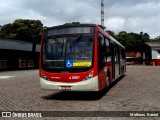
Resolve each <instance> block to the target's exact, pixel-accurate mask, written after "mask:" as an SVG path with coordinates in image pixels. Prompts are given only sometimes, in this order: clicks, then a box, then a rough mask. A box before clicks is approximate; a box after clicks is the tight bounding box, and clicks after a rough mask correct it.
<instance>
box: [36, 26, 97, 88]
mask: <svg viewBox="0 0 160 120" xmlns="http://www.w3.org/2000/svg"><path fill="white" fill-rule="evenodd" d="M94 33H95V26H94V25H87V26H86V25H80V26H56V27H52V28H49V29H46V30H45V31H44V35H43V40H42V45H41V55H40V71H39V72H40V83H41V88H42V89H48V90H71V91H98V90H99V88H98V77H97V70H96V69H95V67H96V65H95V63H96V62H97V60H96V59H94V54H95V53H96V49H95V34H94Z"/></svg>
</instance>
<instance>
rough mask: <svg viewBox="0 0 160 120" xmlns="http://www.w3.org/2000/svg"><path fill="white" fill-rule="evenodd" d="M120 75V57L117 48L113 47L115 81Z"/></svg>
mask: <svg viewBox="0 0 160 120" xmlns="http://www.w3.org/2000/svg"><path fill="white" fill-rule="evenodd" d="M119 75H120V56H119V48H118V47H115V79H117V78H118V77H119Z"/></svg>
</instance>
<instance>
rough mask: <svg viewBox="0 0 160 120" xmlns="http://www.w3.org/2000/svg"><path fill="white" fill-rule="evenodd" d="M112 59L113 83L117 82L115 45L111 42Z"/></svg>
mask: <svg viewBox="0 0 160 120" xmlns="http://www.w3.org/2000/svg"><path fill="white" fill-rule="evenodd" d="M110 47H111V48H110V49H111V59H112V81H114V80H115V45H114V43H112V42H111V44H110Z"/></svg>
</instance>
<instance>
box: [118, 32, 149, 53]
mask: <svg viewBox="0 0 160 120" xmlns="http://www.w3.org/2000/svg"><path fill="white" fill-rule="evenodd" d="M115 38H116V39H117V40H118V41H119V42H120V43H121V44H123V45H124V46H125V48H126V50H128V51H142V45H143V44H144V42H147V41H149V40H150V36H149V35H148V34H147V33H143V32H140V34H137V33H133V32H131V33H127V32H126V31H121V32H119V34H118V35H115Z"/></svg>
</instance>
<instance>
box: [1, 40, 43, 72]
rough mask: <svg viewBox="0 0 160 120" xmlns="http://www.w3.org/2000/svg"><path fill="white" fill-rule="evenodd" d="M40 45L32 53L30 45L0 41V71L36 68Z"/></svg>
mask: <svg viewBox="0 0 160 120" xmlns="http://www.w3.org/2000/svg"><path fill="white" fill-rule="evenodd" d="M39 51H40V45H37V46H36V52H32V43H29V42H24V41H19V40H9V39H0V70H5V69H7V70H10V69H27V68H37V67H38V59H39Z"/></svg>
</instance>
